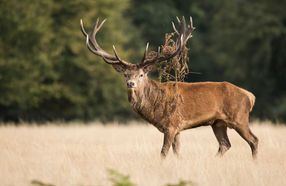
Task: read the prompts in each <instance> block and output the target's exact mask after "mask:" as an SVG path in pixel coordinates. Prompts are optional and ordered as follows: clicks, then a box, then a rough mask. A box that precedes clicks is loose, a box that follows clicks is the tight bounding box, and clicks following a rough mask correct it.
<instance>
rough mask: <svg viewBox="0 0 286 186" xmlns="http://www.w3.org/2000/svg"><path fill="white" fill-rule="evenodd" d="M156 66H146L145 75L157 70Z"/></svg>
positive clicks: (144, 68)
mask: <svg viewBox="0 0 286 186" xmlns="http://www.w3.org/2000/svg"><path fill="white" fill-rule="evenodd" d="M155 67H156V65H154V64H153V65H146V66H144V67H143V71H144V73H149V72H151V71H153V70H154V69H155Z"/></svg>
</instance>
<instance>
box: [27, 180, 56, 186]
mask: <svg viewBox="0 0 286 186" xmlns="http://www.w3.org/2000/svg"><path fill="white" fill-rule="evenodd" d="M31 184H32V185H37V186H54V185H53V184H49V183H43V182H41V181H39V180H32V181H31Z"/></svg>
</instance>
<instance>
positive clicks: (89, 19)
mask: <svg viewBox="0 0 286 186" xmlns="http://www.w3.org/2000/svg"><path fill="white" fill-rule="evenodd" d="M0 7H1V8H0V9H1V11H0V23H1V31H0V34H1V35H0V48H1V50H0V54H1V59H0V73H1V74H0V94H1V96H0V118H1V120H4V121H7V120H14V121H15V120H16V121H17V120H18V119H23V120H28V121H33V120H40V121H41V120H44V121H45V120H54V119H64V120H72V119H82V120H84V121H89V120H94V119H100V120H101V121H110V120H115V119H116V120H126V119H130V118H133V117H134V115H133V114H132V112H131V109H130V108H129V105H128V102H127V96H126V93H125V87H124V83H123V82H124V81H123V79H122V77H121V76H120V74H118V73H116V72H115V71H114V70H113V69H112V67H110V66H109V65H106V64H105V63H104V62H102V60H101V59H100V58H99V57H95V56H94V55H92V54H90V52H89V51H88V50H87V48H86V46H85V38H84V37H83V35H82V33H81V31H80V29H79V20H80V18H83V20H84V22H85V24H86V25H87V28H88V30H89V31H91V28H92V26H93V24H94V23H95V21H96V18H97V17H99V18H101V20H102V19H103V18H105V17H106V18H108V22H107V23H106V24H105V25H104V27H103V28H102V30H101V32H100V33H99V37H98V38H99V39H98V40H99V43H100V44H101V46H102V47H103V48H106V49H107V50H109V52H111V51H110V50H111V46H112V44H114V43H113V42H115V44H116V46H117V50H118V51H119V53H120V54H122V55H121V56H122V58H126V59H132V58H134V56H135V57H136V56H137V55H138V51H139V50H138V47H137V46H138V45H139V44H140V40H139V39H136V38H137V37H136V33H134V34H133V32H132V30H133V29H134V28H133V27H132V25H130V24H128V21H127V20H125V19H124V17H123V12H124V11H125V10H126V9H127V8H128V1H127V0H122V1H120V2H118V1H115V0H108V1H92V0H89V1H86V0H76V1H47V2H40V1H39V2H34V1H30V0H23V1H21V2H19V1H16V0H11V1H10V0H9V1H6V0H4V1H1V6H0ZM23 7H24V8H23ZM115 30H116V31H115ZM127 33H128V34H127ZM103 41H104V42H103ZM134 43H135V44H134ZM142 46H144V44H143V45H142ZM125 47H126V48H128V49H125ZM122 51H125V52H124V53H123V52H122Z"/></svg>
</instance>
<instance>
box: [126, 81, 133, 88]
mask: <svg viewBox="0 0 286 186" xmlns="http://www.w3.org/2000/svg"><path fill="white" fill-rule="evenodd" d="M127 88H135V83H134V82H132V81H128V82H127Z"/></svg>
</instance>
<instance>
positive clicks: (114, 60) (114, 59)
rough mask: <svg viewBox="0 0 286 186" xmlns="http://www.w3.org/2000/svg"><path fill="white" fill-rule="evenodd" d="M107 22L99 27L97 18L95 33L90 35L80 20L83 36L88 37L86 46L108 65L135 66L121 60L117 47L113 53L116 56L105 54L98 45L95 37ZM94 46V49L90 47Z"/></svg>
mask: <svg viewBox="0 0 286 186" xmlns="http://www.w3.org/2000/svg"><path fill="white" fill-rule="evenodd" d="M105 21H106V19H104V20H103V21H102V22H101V23H100V24H99V26H98V23H99V19H98V18H97V20H96V24H95V25H94V28H93V31H92V33H91V34H90V35H88V34H87V32H86V31H85V29H84V26H83V21H82V19H81V20H80V28H81V31H82V33H83V35H84V36H85V37H86V46H87V48H88V49H89V50H90V51H91V52H92V53H94V54H95V55H98V56H101V57H102V58H103V60H104V61H105V62H106V63H108V64H121V65H123V66H133V65H134V64H130V63H128V62H127V61H124V60H122V59H120V57H119V56H118V54H117V52H116V49H115V46H114V45H113V46H112V47H113V52H114V54H115V56H113V55H111V54H109V53H107V52H105V51H104V50H103V49H102V48H101V47H100V46H99V45H98V43H97V41H96V39H95V36H96V34H97V32H98V31H99V30H100V29H101V27H102V26H103V24H104V22H105ZM90 42H91V44H92V45H93V47H92V46H91V45H90Z"/></svg>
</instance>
